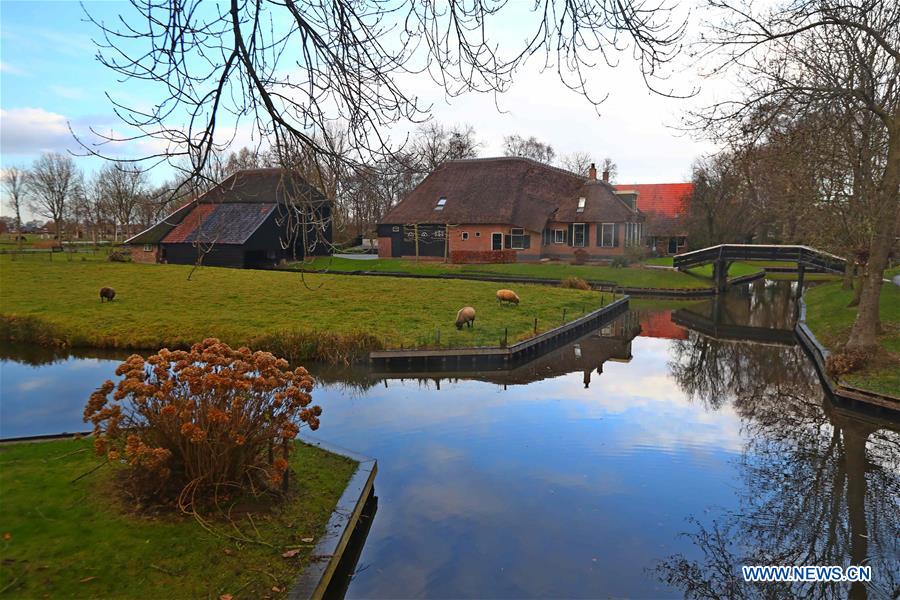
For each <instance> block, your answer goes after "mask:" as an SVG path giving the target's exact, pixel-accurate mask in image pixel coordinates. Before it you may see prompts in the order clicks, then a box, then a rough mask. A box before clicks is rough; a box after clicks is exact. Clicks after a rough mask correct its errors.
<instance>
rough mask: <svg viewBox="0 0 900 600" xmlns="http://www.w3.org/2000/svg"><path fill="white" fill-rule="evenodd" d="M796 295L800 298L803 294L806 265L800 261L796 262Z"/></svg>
mask: <svg viewBox="0 0 900 600" xmlns="http://www.w3.org/2000/svg"><path fill="white" fill-rule="evenodd" d="M797 272H798V275H797V297H798V298H800V297H801V296H803V280H804V276H805V275H806V266H804V265H803V264H802V263H798V264H797Z"/></svg>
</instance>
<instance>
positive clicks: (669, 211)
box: [615, 183, 694, 256]
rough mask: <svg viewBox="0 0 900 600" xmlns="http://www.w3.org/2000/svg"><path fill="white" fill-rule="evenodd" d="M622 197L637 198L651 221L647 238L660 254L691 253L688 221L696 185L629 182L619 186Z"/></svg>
mask: <svg viewBox="0 0 900 600" xmlns="http://www.w3.org/2000/svg"><path fill="white" fill-rule="evenodd" d="M615 187H616V191H617V192H618V193H619V195H621V196H629V197H631V196H633V197H634V202H635V203H636V205H637V207H638V210H640V211H641V212H642V213H644V214H645V215H646V217H647V220H646V222H645V224H644V236H645V237H646V241H647V243H648V244H649V245H650V247H651V248H653V249H654V250H655V252H656V254H659V255H661V256H666V255H670V254H679V253H681V252H686V251H687V250H688V239H687V229H686V227H685V222H684V218H685V215H686V213H687V206H688V202H689V201H690V198H691V194H692V193H693V191H694V184H692V183H640V184H636V183H628V184H618V185H616V186H615Z"/></svg>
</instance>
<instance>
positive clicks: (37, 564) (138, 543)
mask: <svg viewBox="0 0 900 600" xmlns="http://www.w3.org/2000/svg"><path fill="white" fill-rule="evenodd" d="M91 446H92V444H91V441H90V440H87V439H85V440H59V441H52V442H37V443H29V444H5V445H0V498H2V502H0V530H2V532H3V534H2V535H3V537H2V538H0V547H2V557H3V561H2V564H3V568H2V570H0V593H4V594H6V595H8V596H10V597H17V598H38V597H52V598H60V597H79V598H85V597H92V598H175V597H178V598H201V597H202V598H219V596H220V595H222V594H233V595H234V596H235V597H239V596H240V597H248V598H262V597H263V596H265V595H271V596H273V597H279V596H284V595H286V592H287V591H288V589H289V588H290V585H291V583H292V582H293V580H294V579H295V578H296V576H297V575H298V574H299V573H300V571H301V570H302V569H303V567H304V566H305V564H306V562H307V555H308V554H309V552H310V551H311V549H312V547H313V544H312V543H310V542H309V538H313V539H318V537H319V536H320V535H321V534H322V532H323V531H324V527H325V523H326V522H327V521H328V518H329V516H330V515H331V511H332V510H333V509H334V506H335V504H336V503H337V500H338V498H340V495H341V494H342V493H343V491H344V488H345V487H346V485H347V481H349V479H350V476H351V475H352V474H353V471H354V470H355V468H356V463H354V462H352V461H350V460H349V459H346V458H343V457H340V456H337V455H334V454H330V453H328V452H325V451H323V450H321V449H318V448H315V447H313V446H307V445H304V444H299V443H298V448H297V451H296V452H295V453H294V455H293V458H292V468H293V470H294V473H296V477H294V478H293V481H294V485H295V486H296V489H295V490H294V491H293V495H292V497H291V498H290V500H289V501H288V502H286V503H284V504H281V505H278V506H270V507H268V510H262V511H257V512H256V514H254V515H253V516H252V517H250V518H248V517H247V516H246V514H244V515H242V516H239V517H234V523H235V525H236V526H237V528H238V529H235V528H233V527H232V526H231V524H230V523H228V522H227V521H226V520H225V519H214V520H213V521H212V529H213V530H214V532H216V533H210V532H209V531H207V530H206V529H204V528H203V527H202V526H201V525H200V524H199V523H198V522H197V521H195V520H194V519H193V518H191V517H186V516H182V515H180V514H168V515H162V516H160V515H157V516H152V517H151V516H144V515H138V514H136V513H134V512H133V511H129V507H127V506H125V505H124V501H123V500H120V496H119V493H118V490H116V489H115V483H114V467H111V466H106V467H103V468H100V469H99V470H97V471H95V472H94V473H92V474H90V475H87V476H85V477H83V478H82V479H80V480H78V481H74V480H75V479H76V478H77V477H78V476H79V475H82V474H83V473H86V472H88V471H90V470H91V469H92V468H94V467H95V466H96V465H98V464H100V459H98V458H97V457H96V456H94V454H93V452H92V450H91ZM251 519H252V523H251ZM238 531H239V533H237V532H238ZM257 531H258V534H257ZM223 532H227V533H229V534H231V535H236V536H240V537H244V538H251V539H254V540H262V541H264V542H266V543H267V544H269V545H263V544H259V543H247V542H236V541H234V540H229V539H228V538H226V537H224V536H223V535H221V534H222V533H223ZM304 539H306V540H307V542H303V540H304ZM293 548H297V549H299V550H300V552H299V553H298V554H297V556H295V557H293V558H289V559H288V558H283V557H282V556H281V555H282V553H283V552H285V551H286V550H288V549H293ZM273 587H277V588H278V589H280V590H282V592H280V593H279V592H273V591H272V590H273Z"/></svg>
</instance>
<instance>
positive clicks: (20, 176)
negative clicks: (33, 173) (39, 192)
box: [2, 167, 28, 249]
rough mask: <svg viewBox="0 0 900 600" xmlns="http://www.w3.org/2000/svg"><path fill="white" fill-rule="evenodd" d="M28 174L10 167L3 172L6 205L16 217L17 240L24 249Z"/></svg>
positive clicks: (17, 168)
mask: <svg viewBox="0 0 900 600" xmlns="http://www.w3.org/2000/svg"><path fill="white" fill-rule="evenodd" d="M27 181H28V173H27V172H26V171H25V170H23V169H20V168H19V167H9V168H7V169H4V170H3V178H2V182H3V191H4V192H6V205H7V206H9V208H11V209H12V211H13V212H14V213H15V215H16V220H15V225H16V240H17V242H18V245H19V248H20V249H21V247H22V236H21V233H22V207H23V203H24V202H25V194H26V187H27Z"/></svg>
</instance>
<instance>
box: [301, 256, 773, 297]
mask: <svg viewBox="0 0 900 600" xmlns="http://www.w3.org/2000/svg"><path fill="white" fill-rule="evenodd" d="M670 263H671V260H670ZM291 268H292V269H305V270H311V271H317V270H326V271H332V272H343V271H377V272H390V273H413V274H419V275H448V274H451V275H473V276H478V275H488V276H491V275H493V276H496V275H509V276H513V277H531V278H535V279H565V278H566V277H580V278H582V279H586V280H588V281H602V282H610V283H613V284H616V285H619V286H622V287H638V288H663V289H673V288H689V289H702V288H708V287H712V281H711V280H710V277H711V276H712V266H710V265H707V266H705V267H700V268H698V269H692V270H691V274H686V273H679V272H678V271H670V270H666V269H648V268H644V267H640V266H637V267H621V268H616V267H601V266H597V265H571V264H568V263H562V262H548V263H512V264H475V265H454V264H446V263H442V262H434V261H420V262H419V263H416V262H415V261H414V260H408V259H400V258H380V259H376V260H354V259H350V258H334V257H319V258H316V259H314V260H312V261H309V262H303V263H295V264H293V265H291ZM757 271H759V269H757V268H752V267H748V266H746V265H739V264H736V265H732V267H731V269H730V270H729V276H730V277H737V276H739V275H746V274H749V273H755V272H757Z"/></svg>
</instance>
